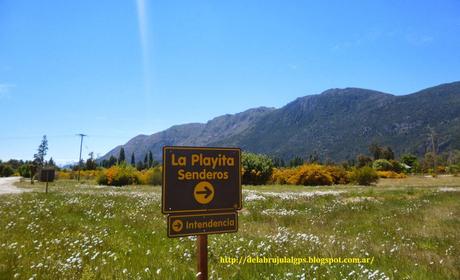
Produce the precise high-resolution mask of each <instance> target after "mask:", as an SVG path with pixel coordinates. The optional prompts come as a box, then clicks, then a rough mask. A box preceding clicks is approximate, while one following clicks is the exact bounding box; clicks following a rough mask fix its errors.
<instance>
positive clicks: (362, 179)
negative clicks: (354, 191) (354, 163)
mask: <svg viewBox="0 0 460 280" xmlns="http://www.w3.org/2000/svg"><path fill="white" fill-rule="evenodd" d="M350 179H351V181H352V182H353V183H357V184H359V185H363V186H369V185H371V184H372V183H376V182H377V181H378V180H379V176H378V175H377V172H376V171H375V170H374V169H373V168H372V167H369V166H365V167H363V168H355V169H353V171H352V172H351V175H350Z"/></svg>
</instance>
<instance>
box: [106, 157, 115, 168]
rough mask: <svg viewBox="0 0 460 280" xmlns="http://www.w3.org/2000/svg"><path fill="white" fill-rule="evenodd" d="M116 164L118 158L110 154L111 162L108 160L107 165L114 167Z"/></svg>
mask: <svg viewBox="0 0 460 280" xmlns="http://www.w3.org/2000/svg"><path fill="white" fill-rule="evenodd" d="M115 164H117V158H116V157H114V156H113V155H112V156H110V158H109V162H108V166H107V167H112V166H114V165H115Z"/></svg>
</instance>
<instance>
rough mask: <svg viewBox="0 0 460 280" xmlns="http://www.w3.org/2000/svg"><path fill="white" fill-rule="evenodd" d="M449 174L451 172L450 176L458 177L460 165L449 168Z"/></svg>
mask: <svg viewBox="0 0 460 280" xmlns="http://www.w3.org/2000/svg"><path fill="white" fill-rule="evenodd" d="M447 172H449V173H450V174H453V175H455V176H456V175H458V174H460V164H456V165H455V164H452V165H450V166H448V167H447Z"/></svg>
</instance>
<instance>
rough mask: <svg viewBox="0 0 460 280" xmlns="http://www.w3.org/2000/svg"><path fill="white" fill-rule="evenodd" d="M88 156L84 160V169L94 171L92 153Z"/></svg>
mask: <svg viewBox="0 0 460 280" xmlns="http://www.w3.org/2000/svg"><path fill="white" fill-rule="evenodd" d="M88 156H89V158H88V159H87V160H86V163H85V169H86V170H96V168H97V163H96V160H95V159H94V153H93V152H91V153H89V154H88Z"/></svg>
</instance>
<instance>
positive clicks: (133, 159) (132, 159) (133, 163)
mask: <svg viewBox="0 0 460 280" xmlns="http://www.w3.org/2000/svg"><path fill="white" fill-rule="evenodd" d="M131 165H132V166H136V158H135V157H134V152H132V153H131Z"/></svg>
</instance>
